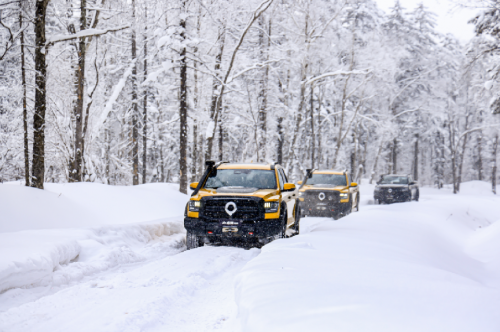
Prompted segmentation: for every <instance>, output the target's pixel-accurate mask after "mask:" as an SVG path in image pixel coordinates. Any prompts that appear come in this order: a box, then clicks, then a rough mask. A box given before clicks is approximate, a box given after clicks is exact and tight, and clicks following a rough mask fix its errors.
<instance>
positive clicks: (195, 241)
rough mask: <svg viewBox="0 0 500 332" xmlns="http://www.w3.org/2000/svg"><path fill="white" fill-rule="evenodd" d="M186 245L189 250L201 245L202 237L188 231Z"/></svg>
mask: <svg viewBox="0 0 500 332" xmlns="http://www.w3.org/2000/svg"><path fill="white" fill-rule="evenodd" d="M186 247H187V250H190V249H195V248H198V247H200V238H199V237H198V236H196V235H194V234H193V233H192V232H187V234H186Z"/></svg>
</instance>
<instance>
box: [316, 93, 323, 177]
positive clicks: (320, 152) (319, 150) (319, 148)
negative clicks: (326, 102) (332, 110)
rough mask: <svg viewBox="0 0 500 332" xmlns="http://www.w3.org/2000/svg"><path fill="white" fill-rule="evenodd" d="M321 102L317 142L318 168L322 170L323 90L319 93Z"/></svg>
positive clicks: (319, 105)
mask: <svg viewBox="0 0 500 332" xmlns="http://www.w3.org/2000/svg"><path fill="white" fill-rule="evenodd" d="M319 95H320V98H319V101H318V130H317V134H316V136H317V141H318V158H317V159H318V163H317V167H318V168H321V165H322V164H323V150H322V148H321V105H322V104H323V95H322V94H321V90H320V91H319Z"/></svg>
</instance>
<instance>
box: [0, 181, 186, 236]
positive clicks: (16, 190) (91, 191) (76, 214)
mask: <svg viewBox="0 0 500 332" xmlns="http://www.w3.org/2000/svg"><path fill="white" fill-rule="evenodd" d="M45 187H46V189H45V190H39V189H34V188H29V187H25V186H21V185H19V183H16V184H0V233H1V232H15V231H22V230H32V229H47V228H82V227H98V226H104V225H112V224H114V225H116V224H127V223H136V222H142V221H149V220H158V219H164V218H170V217H173V216H182V215H183V214H184V207H185V206H186V201H187V197H186V195H183V194H181V193H179V191H178V185H174V184H159V183H158V184H146V185H140V186H107V185H103V184H97V183H67V184H53V183H46V184H45Z"/></svg>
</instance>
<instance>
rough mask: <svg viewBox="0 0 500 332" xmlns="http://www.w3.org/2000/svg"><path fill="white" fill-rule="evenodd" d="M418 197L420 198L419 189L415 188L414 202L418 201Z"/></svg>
mask: <svg viewBox="0 0 500 332" xmlns="http://www.w3.org/2000/svg"><path fill="white" fill-rule="evenodd" d="M419 198H420V190H417V195H416V196H415V202H418V199H419Z"/></svg>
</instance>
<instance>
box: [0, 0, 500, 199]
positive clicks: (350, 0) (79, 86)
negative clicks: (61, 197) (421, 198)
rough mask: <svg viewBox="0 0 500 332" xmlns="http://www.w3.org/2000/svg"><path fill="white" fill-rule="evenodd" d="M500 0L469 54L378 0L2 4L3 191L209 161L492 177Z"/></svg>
mask: <svg viewBox="0 0 500 332" xmlns="http://www.w3.org/2000/svg"><path fill="white" fill-rule="evenodd" d="M499 23H500V1H498V0H491V1H490V2H489V7H486V8H484V9H483V11H482V14H480V15H479V16H477V17H475V18H471V21H470V24H473V25H474V26H475V30H476V36H475V37H474V38H473V39H472V40H470V41H469V42H467V43H465V42H462V41H460V40H458V39H457V38H456V37H455V36H453V35H443V34H441V33H439V32H438V31H437V30H436V15H435V14H434V13H432V12H430V11H429V10H428V9H427V8H425V7H424V5H420V6H418V7H416V8H403V7H402V5H401V4H400V3H399V2H398V1H396V2H395V3H394V6H393V7H392V9H391V10H390V11H389V12H387V13H385V12H384V11H382V10H381V9H379V8H378V7H377V4H376V3H375V1H373V0H246V1H232V0H171V1H157V0H140V1H139V0H131V1H121V0H64V1H63V0H1V3H0V182H3V181H19V180H20V181H24V182H25V183H26V185H27V186H32V187H36V188H42V189H43V183H44V182H82V181H90V182H100V183H105V184H110V185H137V184H139V183H151V182H174V183H179V184H180V191H181V192H184V193H186V192H187V185H188V183H189V182H191V181H192V182H194V181H198V179H199V177H200V176H201V174H202V172H203V170H204V165H205V164H204V163H205V161H206V160H229V161H234V162H278V163H280V164H281V165H283V167H284V168H285V169H286V170H287V173H288V174H289V177H290V178H291V179H293V180H294V181H296V180H299V179H301V178H302V177H303V174H304V173H305V170H306V169H307V168H321V169H347V170H349V171H350V172H351V174H352V175H353V178H354V180H356V181H360V180H361V178H363V179H369V181H370V182H371V181H376V180H377V179H378V177H379V176H380V175H381V174H386V173H402V174H411V175H412V176H413V177H414V179H416V180H418V181H419V183H420V184H421V185H433V186H436V187H438V188H439V187H441V186H443V185H444V184H454V191H455V192H458V191H459V190H460V183H461V182H464V181H470V180H483V181H492V183H493V184H495V182H496V178H497V174H496V161H497V150H498V140H499V138H498V136H499V135H498V133H499V124H500V119H499V118H500V115H496V113H500V94H499V93H498V91H499V88H500V77H499V72H500V62H499V60H500V54H499V47H500V36H499V29H498V24H499Z"/></svg>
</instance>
